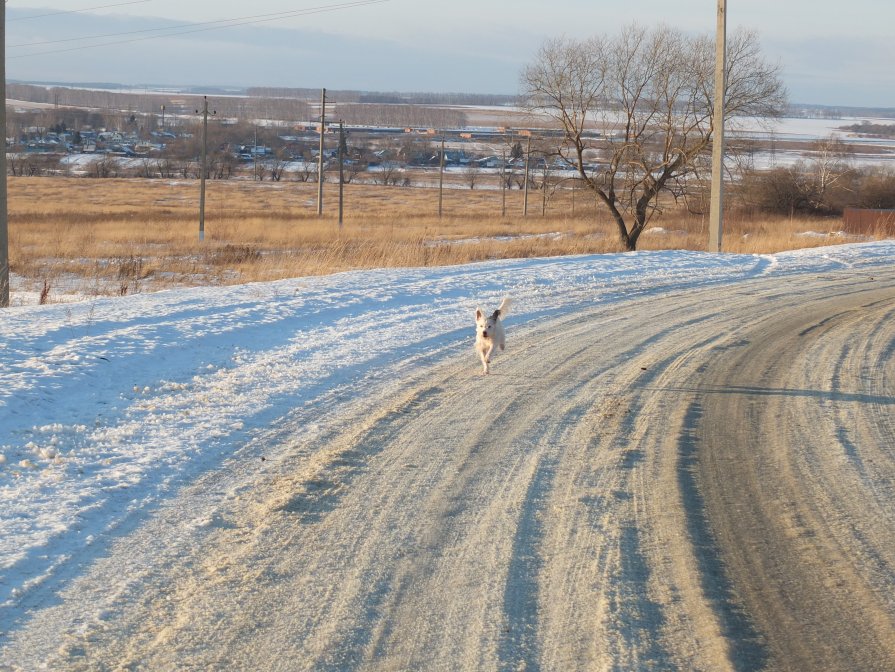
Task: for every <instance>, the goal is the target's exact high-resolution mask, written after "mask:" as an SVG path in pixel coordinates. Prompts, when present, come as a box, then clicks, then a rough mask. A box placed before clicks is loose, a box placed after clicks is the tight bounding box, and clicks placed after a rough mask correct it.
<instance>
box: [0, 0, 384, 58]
mask: <svg viewBox="0 0 895 672" xmlns="http://www.w3.org/2000/svg"><path fill="white" fill-rule="evenodd" d="M390 1H391V0H357V1H355V2H344V3H341V4H337V5H325V6H320V7H309V8H307V9H299V10H289V11H287V12H276V13H273V14H256V15H254V16H244V17H239V18H235V19H220V20H217V21H203V22H200V23H191V24H187V25H185V26H182V27H173V28H171V27H169V28H146V29H143V30H136V31H129V32H123V33H110V34H108V35H93V36H89V37H80V38H65V39H61V40H51V41H46V42H32V43H29V44H17V45H9V48H14V47H16V48H23V47H33V46H38V45H40V46H43V45H49V44H61V43H64V42H72V41H80V40H91V39H104V38H107V37H116V36H122V35H136V34H144V33H149V32H162V31H168V32H164V34H161V35H150V36H147V37H137V38H133V39H126V40H115V41H112V42H103V43H101V44H87V45H82V46H79V47H69V48H67V49H53V50H50V51H40V52H33V53H30V54H20V55H18V56H8V57H7V58H8V59H19V58H28V57H31V56H46V55H49V54H60V53H65V52H69V51H80V50H83V49H97V48H100V47H109V46H115V45H120V44H131V43H134V42H145V41H147V40H157V39H160V38H163V37H178V36H180V35H189V34H193V33H202V32H207V31H211V30H222V29H224V28H235V27H238V26H247V25H253V24H258V23H267V22H270V21H279V20H281V19H287V18H292V17H297V16H309V15H312V14H324V13H327V12H335V11H341V10H345V9H355V8H358V7H365V6H368V5H379V4H383V3H386V2H390ZM221 24H223V25H221ZM194 26H204V27H201V28H195V27H194Z"/></svg>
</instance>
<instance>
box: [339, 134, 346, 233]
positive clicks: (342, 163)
mask: <svg viewBox="0 0 895 672" xmlns="http://www.w3.org/2000/svg"><path fill="white" fill-rule="evenodd" d="M344 144H345V124H344V123H343V122H342V121H339V228H340V229H341V228H342V222H343V219H342V215H343V213H344V210H345V206H344V204H345V157H344V155H343V152H342V145H344Z"/></svg>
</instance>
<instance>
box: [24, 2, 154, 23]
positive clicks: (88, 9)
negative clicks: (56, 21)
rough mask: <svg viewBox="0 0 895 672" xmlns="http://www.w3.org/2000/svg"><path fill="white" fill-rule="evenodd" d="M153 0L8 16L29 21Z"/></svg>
mask: <svg viewBox="0 0 895 672" xmlns="http://www.w3.org/2000/svg"><path fill="white" fill-rule="evenodd" d="M147 2H152V0H131V1H130V2H118V3H115V4H114V5H99V6H98V7H85V8H84V9H67V10H65V11H63V12H49V13H47V14H33V15H30V16H17V17H15V18H7V19H6V21H7V23H11V22H13V21H29V20H31V19H43V18H44V17H47V16H60V15H61V14H81V13H82V12H92V11H93V10H95V9H109V8H111V7H124V6H125V5H141V4H144V3H147Z"/></svg>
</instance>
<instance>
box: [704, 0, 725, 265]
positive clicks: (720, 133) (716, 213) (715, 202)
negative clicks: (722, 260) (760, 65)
mask: <svg viewBox="0 0 895 672" xmlns="http://www.w3.org/2000/svg"><path fill="white" fill-rule="evenodd" d="M726 90H727V0H718V34H717V37H716V39H715V116H714V118H713V122H712V126H713V128H712V133H713V134H714V136H713V139H712V195H711V198H712V203H711V207H710V209H709V245H708V251H709V252H720V251H721V229H722V220H723V218H724V101H725V98H726V95H725V94H726Z"/></svg>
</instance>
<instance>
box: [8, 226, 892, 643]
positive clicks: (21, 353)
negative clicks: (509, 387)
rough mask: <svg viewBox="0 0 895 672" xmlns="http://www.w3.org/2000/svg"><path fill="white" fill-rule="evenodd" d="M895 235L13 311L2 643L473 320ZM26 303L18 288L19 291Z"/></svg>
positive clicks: (552, 308) (743, 276)
mask: <svg viewBox="0 0 895 672" xmlns="http://www.w3.org/2000/svg"><path fill="white" fill-rule="evenodd" d="M893 253H895V241H887V242H878V243H866V244H853V245H844V246H840V247H828V248H815V249H811V250H803V251H796V252H789V253H784V254H778V255H763V256H731V255H723V256H722V255H709V254H704V253H696V252H680V251H676V252H644V253H632V254H620V255H603V256H582V257H569V258H551V259H534V260H514V261H499V262H489V263H483V264H474V265H467V266H458V267H448V268H436V269H411V270H379V271H364V272H352V273H343V274H339V275H333V276H329V277H321V278H301V279H293V280H285V281H279V282H271V283H263V284H252V285H243V286H237V287H225V288H198V289H187V290H174V291H167V292H159V293H156V294H143V295H134V296H128V297H124V298H102V299H93V300H90V301H83V302H80V303H73V304H66V305H50V306H29V307H14V308H10V309H8V310H5V311H3V312H2V320H0V637H2V635H3V633H4V631H6V630H8V627H9V625H10V624H11V623H12V619H13V615H14V614H15V613H16V612H17V611H20V610H21V609H22V608H25V607H23V606H22V605H23V599H24V597H25V596H26V595H27V594H28V592H29V590H30V589H32V588H34V587H36V586H39V585H40V584H41V583H42V582H43V581H46V580H47V579H48V578H49V577H51V576H52V575H53V572H54V570H55V569H56V568H58V567H60V566H61V565H63V564H64V563H66V562H67V561H68V560H70V559H71V558H73V557H77V556H78V554H79V553H82V552H84V551H85V549H88V548H89V547H90V546H91V544H93V543H94V541H95V540H96V539H97V536H98V535H111V536H115V535H116V534H124V532H125V530H123V529H122V528H126V527H127V525H126V524H125V521H127V520H128V518H129V516H130V515H131V514H133V513H135V512H137V513H139V512H141V511H142V512H145V511H149V510H151V509H152V508H154V507H155V506H156V505H158V503H159V502H161V501H164V500H165V499H166V498H169V497H172V496H173V495H174V494H175V492H176V490H177V488H178V487H179V486H180V485H181V484H183V483H186V482H188V481H190V480H192V479H194V478H195V477H197V476H198V475H200V474H201V473H203V472H205V471H208V470H212V469H215V468H216V467H217V466H218V465H219V464H220V463H221V462H222V461H223V460H224V459H226V458H227V457H228V456H231V455H232V454H233V453H234V452H235V451H236V450H238V449H239V448H240V447H241V446H244V445H246V444H247V443H248V442H250V441H251V440H252V437H253V436H256V435H257V434H259V433H261V432H263V431H264V430H265V428H267V427H268V426H269V425H270V424H271V423H273V422H275V421H276V420H277V419H278V418H282V417H283V416H285V415H286V414H288V413H290V412H291V411H292V410H294V409H296V408H313V407H315V404H319V403H320V402H321V400H322V399H325V398H327V397H328V396H331V395H333V394H334V393H337V392H338V390H339V389H340V387H341V386H343V385H344V384H347V383H351V384H352V385H353V386H354V387H355V388H357V387H358V386H359V387H360V389H361V390H362V391H363V390H369V389H373V386H375V385H376V384H377V381H381V379H382V377H383V376H384V375H391V373H387V372H400V371H401V367H402V366H410V365H411V364H408V363H406V362H408V360H412V359H413V358H415V357H428V358H430V360H431V359H432V358H434V359H435V360H437V359H444V358H447V357H458V356H459V357H468V358H469V365H470V367H471V368H475V367H476V366H477V365H476V362H475V358H474V356H473V353H472V349H471V344H472V337H473V329H472V319H471V317H472V313H473V310H474V308H475V306H476V305H482V306H483V307H494V306H496V305H497V303H498V302H499V300H500V298H501V297H502V296H503V295H510V296H512V297H513V299H514V309H513V313H512V315H511V316H510V326H511V328H512V326H517V327H518V326H520V325H524V324H526V323H531V322H533V321H535V320H538V319H543V318H546V317H550V316H558V315H562V314H567V313H572V312H573V311H575V310H576V308H577V307H579V306H583V305H592V304H594V303H609V302H624V301H626V300H629V299H630V298H632V297H635V296H636V297H642V296H648V295H661V294H667V293H670V292H676V291H680V290H682V289H686V288H691V287H700V286H705V285H711V284H720V283H733V282H741V281H745V280H749V279H751V278H757V277H763V276H769V275H770V276H778V277H780V278H781V280H782V279H783V278H785V277H786V276H788V275H793V274H800V273H822V272H825V271H829V270H831V269H841V268H843V267H846V268H850V269H853V270H854V271H855V272H856V273H863V272H867V273H873V269H874V268H875V267H878V266H882V265H885V264H889V263H891V260H892V258H893ZM13 302H14V303H15V297H14V301H13Z"/></svg>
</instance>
